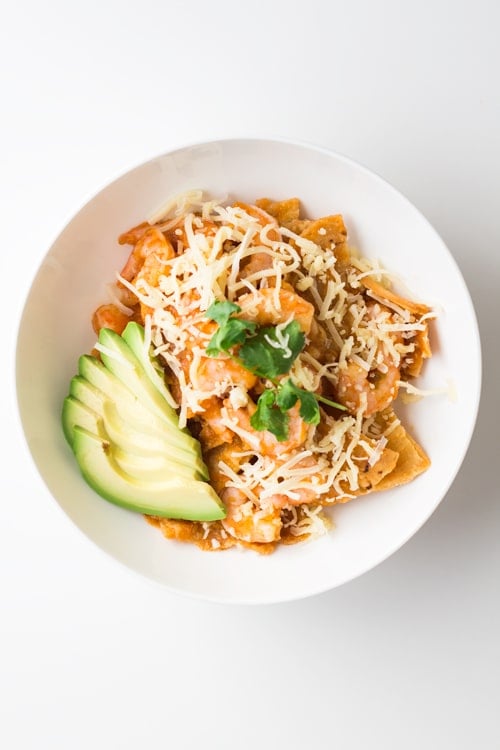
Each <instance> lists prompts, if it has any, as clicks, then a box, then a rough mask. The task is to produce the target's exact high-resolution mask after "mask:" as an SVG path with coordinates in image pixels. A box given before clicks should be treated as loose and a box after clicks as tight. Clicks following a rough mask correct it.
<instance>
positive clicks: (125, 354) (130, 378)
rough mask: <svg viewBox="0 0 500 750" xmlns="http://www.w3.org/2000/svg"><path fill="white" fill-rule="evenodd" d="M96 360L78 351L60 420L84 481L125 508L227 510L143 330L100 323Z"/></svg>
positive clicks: (185, 512)
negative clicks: (117, 329)
mask: <svg viewBox="0 0 500 750" xmlns="http://www.w3.org/2000/svg"><path fill="white" fill-rule="evenodd" d="M99 345H100V346H99V349H100V355H101V361H100V360H99V359H97V357H93V356H90V355H82V356H81V357H80V359H79V362H78V375H75V377H73V379H72V380H71V384H70V389H69V390H70V392H69V395H68V396H67V397H66V398H65V400H64V404H63V409H62V426H63V431H64V435H65V437H66V440H67V441H68V443H69V444H70V446H71V447H72V449H73V452H74V454H75V457H76V460H77V462H78V465H79V468H80V471H81V473H82V476H83V478H84V479H85V481H86V482H87V483H88V484H89V485H90V486H91V487H92V488H93V489H94V490H95V491H96V492H97V493H98V494H99V495H100V496H101V497H103V498H104V499H106V500H108V501H109V502H112V503H114V504H116V505H120V506H122V507H124V508H127V509H128V510H132V511H136V512H139V513H147V514H152V515H156V516H163V517H166V518H181V519H186V520H191V521H215V520H218V519H221V518H224V517H225V515H226V513H225V509H224V505H223V503H222V501H221V500H220V498H219V496H218V495H217V493H216V492H215V490H214V489H213V487H212V486H211V485H210V484H209V483H208V481H207V480H208V477H209V475H208V470H207V467H206V465H205V463H204V461H203V458H202V454H201V448H200V444H199V442H198V440H196V439H195V438H194V437H193V436H192V435H190V433H189V432H188V430H187V429H181V428H180V427H179V420H178V416H177V412H176V410H175V401H174V399H173V397H172V394H171V393H170V391H169V389H168V386H167V384H166V383H165V380H164V377H163V373H162V368H161V365H160V363H159V362H158V360H157V359H156V358H155V357H154V356H153V353H152V347H151V346H149V347H148V346H147V344H146V337H145V332H144V328H143V327H142V326H140V325H139V324H138V323H129V324H128V325H127V327H126V329H125V331H124V332H123V335H122V336H120V335H119V334H117V333H115V332H114V331H111V330H110V329H107V328H103V329H102V330H101V332H100V334H99Z"/></svg>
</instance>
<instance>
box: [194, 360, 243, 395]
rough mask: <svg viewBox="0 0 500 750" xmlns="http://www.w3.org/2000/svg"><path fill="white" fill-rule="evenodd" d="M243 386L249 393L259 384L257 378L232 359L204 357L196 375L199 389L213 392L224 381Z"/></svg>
mask: <svg viewBox="0 0 500 750" xmlns="http://www.w3.org/2000/svg"><path fill="white" fill-rule="evenodd" d="M224 380H227V381H230V382H231V383H233V384H234V385H241V386H243V388H245V389H246V390H247V391H248V390H250V388H253V387H254V385H255V384H256V382H257V376H256V375H254V374H253V373H251V372H249V371H248V370H246V369H245V368H244V367H242V366H241V365H239V364H238V363H237V362H235V361H234V360H232V359H229V358H218V357H202V358H201V361H200V364H199V366H198V370H197V373H196V381H197V387H198V388H199V389H200V390H201V391H212V392H213V390H214V388H215V387H216V386H217V385H218V384H219V383H221V382H222V381H224Z"/></svg>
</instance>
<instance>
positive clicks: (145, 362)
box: [122, 321, 177, 409]
mask: <svg viewBox="0 0 500 750" xmlns="http://www.w3.org/2000/svg"><path fill="white" fill-rule="evenodd" d="M122 338H123V339H124V340H125V341H126V343H127V344H128V346H129V348H130V350H131V351H132V352H133V353H134V354H135V356H136V357H137V359H138V360H139V362H140V363H141V365H142V367H143V369H144V372H145V373H146V375H147V376H148V378H149V380H150V381H151V382H152V384H153V385H154V387H155V388H156V389H157V390H158V391H159V393H161V395H162V396H163V398H164V399H165V401H167V403H169V404H170V406H172V407H173V408H174V409H175V408H177V404H176V403H175V401H174V398H173V396H172V394H171V393H170V391H169V389H168V387H167V385H166V383H165V378H164V375H163V369H162V367H161V365H160V364H159V362H158V360H157V359H156V358H155V357H154V355H153V347H152V346H150V347H149V351H148V350H147V349H146V335H145V332H144V327H143V326H141V325H139V323H135V322H134V321H131V322H130V323H127V325H126V327H125V330H124V331H123V333H122Z"/></svg>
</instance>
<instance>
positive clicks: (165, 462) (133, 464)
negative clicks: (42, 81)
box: [90, 430, 206, 482]
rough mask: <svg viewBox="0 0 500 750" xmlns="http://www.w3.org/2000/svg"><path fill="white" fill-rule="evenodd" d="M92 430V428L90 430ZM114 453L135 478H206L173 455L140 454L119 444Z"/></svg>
mask: <svg viewBox="0 0 500 750" xmlns="http://www.w3.org/2000/svg"><path fill="white" fill-rule="evenodd" d="M90 432H92V430H90ZM112 455H113V458H114V460H115V461H116V463H117V464H118V466H119V467H120V469H122V470H123V471H124V472H126V473H127V474H129V475H130V476H131V477H134V479H139V480H141V481H148V482H155V481H164V480H165V479H169V478H170V477H173V478H176V477H183V478H185V479H193V480H194V479H196V480H201V481H203V480H204V479H206V477H204V476H203V475H201V474H200V472H199V471H198V469H197V468H196V467H195V466H193V465H192V464H190V463H188V462H187V461H186V462H180V461H175V460H172V459H171V457H166V456H162V455H161V454H157V453H152V454H151V455H149V456H139V455H137V454H135V453H129V452H128V451H124V450H122V448H120V447H119V446H117V445H113V446H112Z"/></svg>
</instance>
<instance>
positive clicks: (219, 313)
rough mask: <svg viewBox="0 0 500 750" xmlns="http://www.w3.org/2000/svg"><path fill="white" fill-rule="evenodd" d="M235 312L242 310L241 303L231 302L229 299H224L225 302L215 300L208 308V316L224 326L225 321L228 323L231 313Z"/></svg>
mask: <svg viewBox="0 0 500 750" xmlns="http://www.w3.org/2000/svg"><path fill="white" fill-rule="evenodd" d="M235 312H241V307H240V306H239V305H236V304H235V303H234V302H229V300H224V301H223V302H220V301H219V300H215V302H212V304H211V305H210V307H209V308H208V310H207V318H208V319H209V320H215V322H216V323H218V324H219V325H220V326H222V325H224V323H227V321H228V320H229V318H230V317H231V315H232V314H233V313H235Z"/></svg>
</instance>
